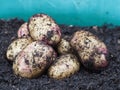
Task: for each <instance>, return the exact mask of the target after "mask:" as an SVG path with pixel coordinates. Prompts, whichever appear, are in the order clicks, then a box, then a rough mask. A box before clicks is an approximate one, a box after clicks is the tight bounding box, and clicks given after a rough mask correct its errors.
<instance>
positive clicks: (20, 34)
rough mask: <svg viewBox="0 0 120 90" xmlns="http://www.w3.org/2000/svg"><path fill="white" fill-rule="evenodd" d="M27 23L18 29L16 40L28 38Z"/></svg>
mask: <svg viewBox="0 0 120 90" xmlns="http://www.w3.org/2000/svg"><path fill="white" fill-rule="evenodd" d="M27 24H28V23H27V22H26V23H24V24H22V25H21V27H20V28H19V30H18V32H17V35H18V38H22V37H28V36H29V31H28V28H27Z"/></svg>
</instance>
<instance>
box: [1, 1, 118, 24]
mask: <svg viewBox="0 0 120 90" xmlns="http://www.w3.org/2000/svg"><path fill="white" fill-rule="evenodd" d="M36 13H46V14H49V15H50V16H52V17H53V18H54V19H55V20H56V22H57V23H59V24H68V25H71V24H72V25H81V26H91V25H102V24H104V23H108V24H110V23H112V24H114V25H120V0H114V1H113V0H0V18H4V19H11V18H15V17H18V18H21V19H24V20H28V18H29V17H30V16H32V15H33V14H36Z"/></svg>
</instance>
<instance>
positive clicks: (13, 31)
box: [0, 18, 120, 90]
mask: <svg viewBox="0 0 120 90" xmlns="http://www.w3.org/2000/svg"><path fill="white" fill-rule="evenodd" d="M23 23H24V21H23V20H20V19H17V18H15V19H10V20H0V90H120V26H113V25H103V26H101V27H97V26H91V27H79V26H72V25H70V26H67V25H60V27H61V29H62V33H63V34H65V35H71V34H73V33H74V32H75V31H77V30H78V29H79V28H81V29H85V30H89V31H90V32H92V33H94V34H95V35H97V36H98V37H99V38H100V39H101V40H103V41H104V42H105V44H106V45H107V47H108V50H109V56H108V61H109V65H108V67H106V68H105V69H104V70H102V71H97V72H93V71H89V70H87V69H85V68H84V67H83V66H81V69H80V70H79V72H78V73H76V74H75V75H73V76H71V77H69V78H66V79H63V80H55V79H51V78H49V77H48V76H47V74H44V75H42V76H40V77H38V78H36V79H26V78H21V77H18V76H16V75H15V74H14V73H13V70H12V63H11V62H9V61H8V60H7V59H6V55H5V54H6V50H7V47H8V45H9V44H10V43H11V42H12V41H13V40H14V39H15V38H16V37H17V30H18V28H19V27H20V26H21V24H23Z"/></svg>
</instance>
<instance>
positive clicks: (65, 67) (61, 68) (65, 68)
mask: <svg viewBox="0 0 120 90" xmlns="http://www.w3.org/2000/svg"><path fill="white" fill-rule="evenodd" d="M79 69H80V63H79V62H78V60H77V57H76V56H74V55H72V54H64V55H61V56H60V57H59V58H57V59H56V61H55V62H54V63H53V64H52V65H51V66H50V68H49V69H48V75H49V77H51V78H54V79H64V78H66V77H70V76H71V75H73V74H75V73H76V72H77V71H79Z"/></svg>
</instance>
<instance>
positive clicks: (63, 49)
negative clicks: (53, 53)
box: [57, 36, 73, 54]
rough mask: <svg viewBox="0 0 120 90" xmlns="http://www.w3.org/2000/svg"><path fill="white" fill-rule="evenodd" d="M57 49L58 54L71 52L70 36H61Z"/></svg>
mask: <svg viewBox="0 0 120 90" xmlns="http://www.w3.org/2000/svg"><path fill="white" fill-rule="evenodd" d="M57 51H58V53H59V54H67V53H73V49H72V47H71V45H70V36H64V37H62V39H61V41H60V42H59V43H58V47H57Z"/></svg>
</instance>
